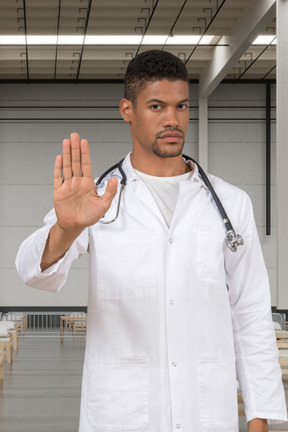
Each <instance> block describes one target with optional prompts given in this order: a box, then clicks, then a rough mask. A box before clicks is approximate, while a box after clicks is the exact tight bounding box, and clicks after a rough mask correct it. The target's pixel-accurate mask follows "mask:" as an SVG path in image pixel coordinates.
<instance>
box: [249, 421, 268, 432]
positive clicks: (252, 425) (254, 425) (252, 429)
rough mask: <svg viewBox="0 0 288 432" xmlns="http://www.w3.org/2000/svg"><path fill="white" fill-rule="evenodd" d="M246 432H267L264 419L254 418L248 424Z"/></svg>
mask: <svg viewBox="0 0 288 432" xmlns="http://www.w3.org/2000/svg"><path fill="white" fill-rule="evenodd" d="M248 432H268V424H267V420H266V419H260V418H255V419H253V420H251V421H249V422H248Z"/></svg>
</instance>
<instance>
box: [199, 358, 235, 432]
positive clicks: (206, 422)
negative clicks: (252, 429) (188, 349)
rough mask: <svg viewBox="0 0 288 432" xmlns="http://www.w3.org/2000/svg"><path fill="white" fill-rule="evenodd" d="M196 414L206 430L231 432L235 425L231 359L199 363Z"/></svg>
mask: <svg viewBox="0 0 288 432" xmlns="http://www.w3.org/2000/svg"><path fill="white" fill-rule="evenodd" d="M198 392H199V413H200V422H201V424H202V425H203V426H204V427H205V428H206V429H207V430H209V431H215V432H216V431H217V432H219V430H225V432H234V431H236V430H238V429H237V425H238V405H237V381H236V369H235V358H234V357H224V358H222V359H219V360H218V359H216V360H209V359H207V360H206V359H204V360H200V361H199V363H198Z"/></svg>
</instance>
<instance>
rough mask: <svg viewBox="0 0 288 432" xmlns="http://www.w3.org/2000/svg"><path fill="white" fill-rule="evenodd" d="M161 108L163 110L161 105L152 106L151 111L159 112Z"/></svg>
mask: <svg viewBox="0 0 288 432" xmlns="http://www.w3.org/2000/svg"><path fill="white" fill-rule="evenodd" d="M161 108H162V106H161V105H159V104H154V105H151V109H152V110H153V111H158V110H160V109H161Z"/></svg>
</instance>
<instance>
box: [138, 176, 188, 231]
mask: <svg viewBox="0 0 288 432" xmlns="http://www.w3.org/2000/svg"><path fill="white" fill-rule="evenodd" d="M134 169H135V168H134ZM135 172H136V173H137V175H138V176H139V177H140V178H141V179H142V180H143V181H144V182H145V183H146V185H147V187H148V189H149V190H150V192H151V193H152V195H153V197H154V199H155V201H156V203H157V204H158V207H159V209H160V211H161V213H162V215H163V217H164V219H165V221H166V223H167V225H168V227H170V224H171V220H172V217H173V213H174V210H175V207H176V204H177V200H178V194H179V182H180V181H182V180H188V179H190V178H191V176H192V172H193V171H189V172H188V173H185V174H181V175H178V176H173V177H156V176H152V175H148V174H144V173H142V172H140V171H137V170H136V169H135Z"/></svg>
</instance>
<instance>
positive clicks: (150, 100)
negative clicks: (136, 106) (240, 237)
mask: <svg viewBox="0 0 288 432" xmlns="http://www.w3.org/2000/svg"><path fill="white" fill-rule="evenodd" d="M152 102H154V103H155V102H156V103H160V104H166V102H164V101H162V100H160V99H149V100H148V101H147V102H146V104H147V105H148V104H150V103H152ZM183 102H189V99H188V98H186V99H183V100H181V101H179V102H177V104H178V105H179V104H181V103H183Z"/></svg>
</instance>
